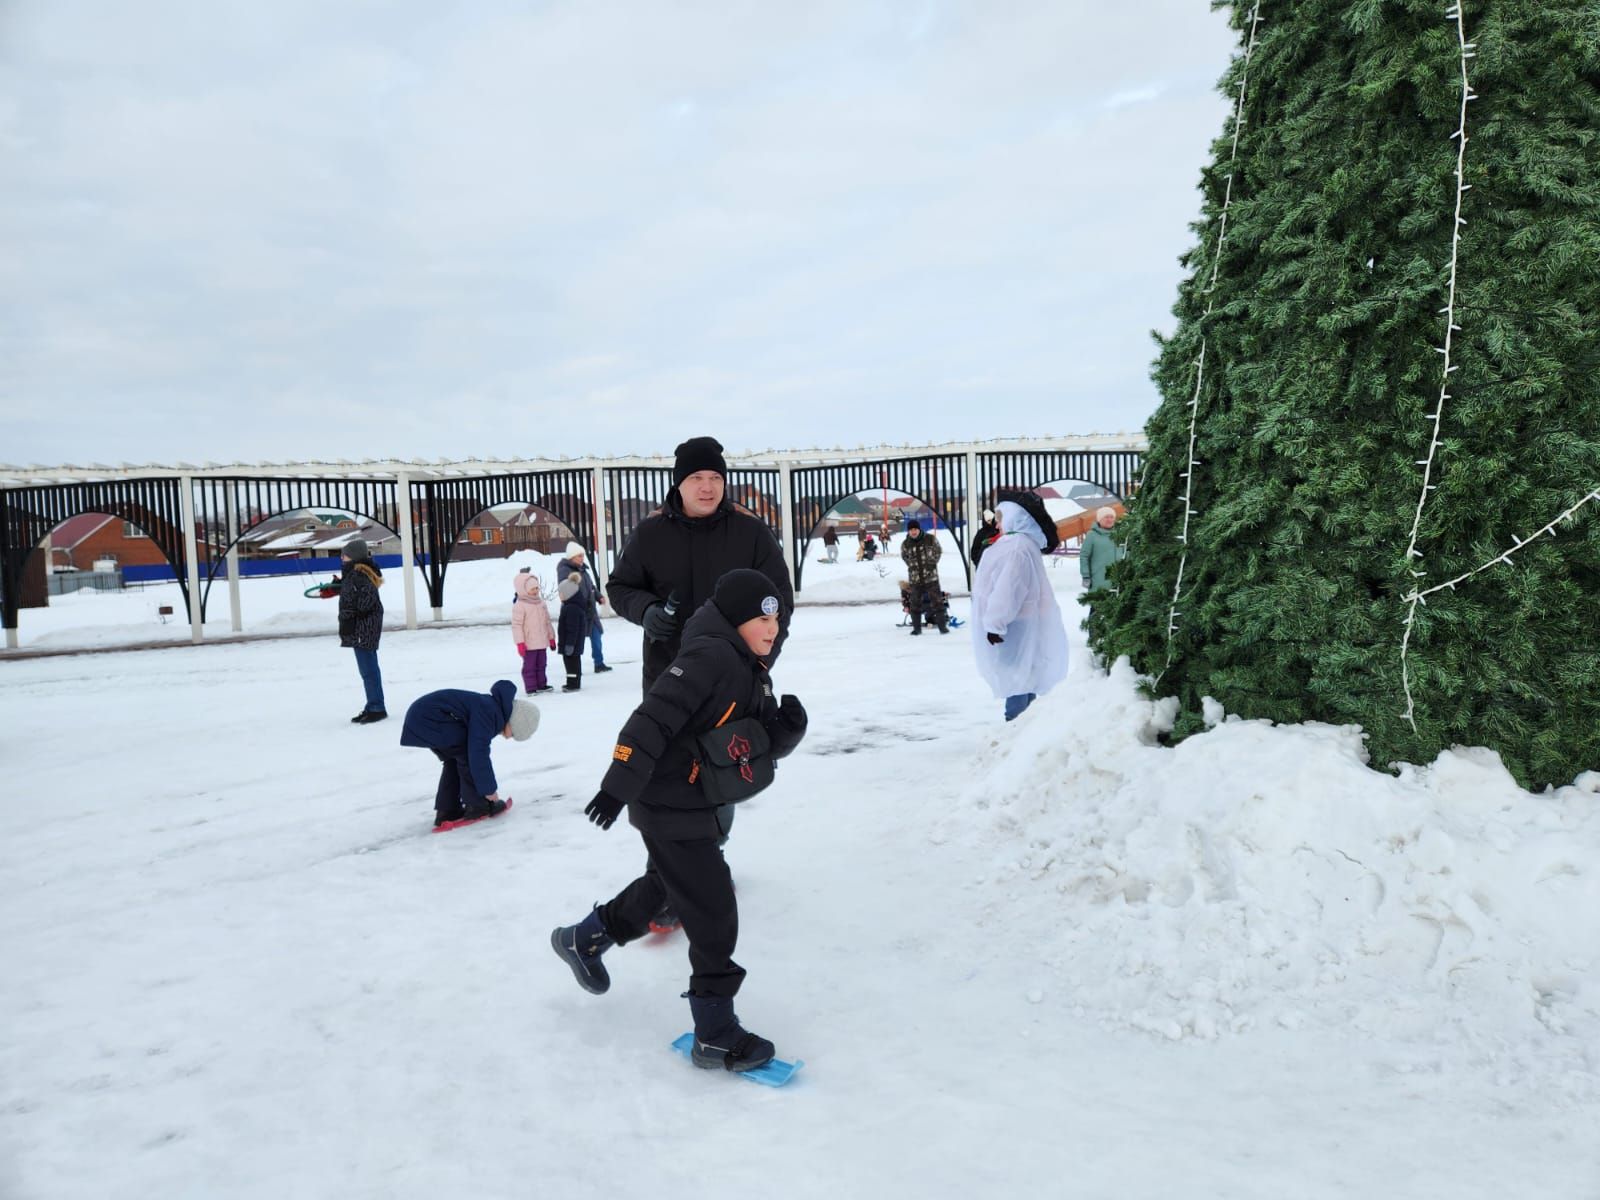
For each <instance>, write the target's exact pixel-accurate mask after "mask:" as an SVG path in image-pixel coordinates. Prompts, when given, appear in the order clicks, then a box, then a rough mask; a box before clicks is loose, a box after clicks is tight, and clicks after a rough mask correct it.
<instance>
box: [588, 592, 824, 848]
mask: <svg viewBox="0 0 1600 1200" xmlns="http://www.w3.org/2000/svg"><path fill="white" fill-rule="evenodd" d="M776 716H777V703H776V701H774V699H773V696H772V678H771V676H769V675H768V674H767V668H766V666H765V664H764V663H762V662H761V661H760V660H758V659H757V658H756V657H755V656H754V655H753V654H751V653H750V649H749V647H748V646H746V645H745V644H744V639H743V638H741V637H740V636H739V631H738V630H736V629H735V628H734V627H733V626H732V625H731V624H729V622H728V619H727V618H726V617H724V616H723V615H722V613H721V612H720V611H719V610H718V609H717V606H716V605H715V604H712V603H710V602H709V601H708V602H707V603H706V604H704V605H703V606H702V607H701V608H700V609H699V610H698V611H697V612H696V613H695V614H694V615H693V616H692V617H690V618H689V620H688V622H687V623H686V625H685V627H684V631H683V650H682V651H681V652H680V653H679V654H678V656H677V657H676V658H674V659H673V660H672V662H671V664H669V666H668V668H667V670H666V671H665V672H663V673H662V675H661V677H660V678H659V679H657V680H656V681H655V684H654V685H653V686H652V687H651V688H650V691H649V692H648V693H647V694H646V695H645V698H644V701H643V702H642V703H641V704H640V705H639V707H638V708H636V709H634V710H633V715H632V716H630V717H629V718H628V720H627V722H626V723H625V724H624V725H623V727H622V732H621V733H619V734H618V735H617V745H616V749H614V750H613V751H612V753H611V767H610V769H609V770H608V771H607V772H606V777H605V780H604V781H603V782H602V784H601V789H602V790H603V791H605V792H607V793H608V794H610V795H612V796H615V797H616V798H617V799H618V800H623V801H626V802H627V805H628V820H629V822H630V823H632V824H633V826H634V827H635V828H637V829H640V830H642V831H643V832H645V833H648V834H650V835H652V836H655V837H663V838H670V839H672V840H678V841H681V840H685V839H688V838H699V837H718V836H720V834H721V829H720V827H719V826H718V825H717V821H716V817H715V815H714V814H715V812H716V805H715V804H714V803H713V802H712V801H711V799H710V798H709V797H708V796H707V795H706V793H705V791H704V790H703V789H702V788H701V786H700V785H699V784H698V783H695V782H692V781H691V777H692V776H693V774H694V767H695V759H696V757H697V755H698V748H697V745H696V742H695V739H696V738H697V737H698V736H699V735H700V734H702V733H709V732H710V731H711V730H713V729H715V728H717V726H719V725H724V724H726V723H728V722H729V721H737V720H739V719H741V718H743V717H755V718H756V719H758V720H760V721H761V722H762V723H763V724H767V725H768V728H769V733H770V735H771V736H772V738H773V751H772V756H773V757H775V758H781V757H783V756H784V755H785V754H787V753H788V752H789V751H790V750H793V749H794V747H795V745H796V744H798V742H799V738H800V736H802V735H803V730H802V731H801V734H800V735H792V736H785V735H784V732H783V731H781V730H779V729H777V728H775V727H774V726H773V725H772V724H769V723H771V722H773V721H774V719H775V718H776Z"/></svg>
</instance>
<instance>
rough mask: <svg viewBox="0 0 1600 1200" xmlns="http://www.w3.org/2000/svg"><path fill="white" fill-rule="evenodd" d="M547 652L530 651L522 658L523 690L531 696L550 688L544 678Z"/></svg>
mask: <svg viewBox="0 0 1600 1200" xmlns="http://www.w3.org/2000/svg"><path fill="white" fill-rule="evenodd" d="M548 653H549V651H547V650H533V649H530V650H529V651H528V652H527V653H526V654H524V655H523V656H522V690H523V691H524V692H527V693H529V694H530V695H531V694H532V693H534V692H536V691H538V690H539V689H540V688H543V687H548V686H550V685H549V683H548V682H547V681H546V680H545V677H544V660H545V655H546V654H548Z"/></svg>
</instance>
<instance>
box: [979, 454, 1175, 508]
mask: <svg viewBox="0 0 1600 1200" xmlns="http://www.w3.org/2000/svg"><path fill="white" fill-rule="evenodd" d="M977 458H978V498H979V500H980V501H981V502H982V507H984V508H993V507H994V497H995V493H996V492H1001V491H1006V490H1008V489H1016V490H1020V491H1032V490H1033V489H1034V488H1038V487H1043V486H1045V485H1046V484H1049V483H1054V482H1056V481H1057V480H1062V479H1080V480H1083V481H1084V482H1085V483H1092V484H1095V485H1097V486H1098V487H1103V488H1105V490H1106V491H1108V492H1110V493H1111V494H1112V495H1114V496H1116V497H1118V498H1119V499H1121V500H1123V501H1127V500H1128V499H1129V498H1130V497H1132V495H1133V493H1134V492H1135V491H1136V490H1137V486H1138V483H1137V481H1138V479H1139V472H1140V470H1141V469H1142V468H1143V463H1144V456H1143V455H1142V454H1141V453H1140V452H1139V451H1137V450H1020V451H1001V452H997V453H984V454H979V455H978V456H977Z"/></svg>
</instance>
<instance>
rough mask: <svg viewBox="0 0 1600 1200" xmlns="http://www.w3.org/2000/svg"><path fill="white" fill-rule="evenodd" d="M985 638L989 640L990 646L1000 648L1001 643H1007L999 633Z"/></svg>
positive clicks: (987, 635)
mask: <svg viewBox="0 0 1600 1200" xmlns="http://www.w3.org/2000/svg"><path fill="white" fill-rule="evenodd" d="M984 636H985V637H987V638H988V639H989V645H991V646H998V645H999V644H1000V643H1001V642H1003V641H1005V638H1003V637H1001V636H1000V635H999V634H998V633H990V634H985V635H984Z"/></svg>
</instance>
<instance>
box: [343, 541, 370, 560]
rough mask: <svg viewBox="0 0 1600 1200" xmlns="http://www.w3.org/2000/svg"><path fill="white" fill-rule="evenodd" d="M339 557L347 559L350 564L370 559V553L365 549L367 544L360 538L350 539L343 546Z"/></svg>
mask: <svg viewBox="0 0 1600 1200" xmlns="http://www.w3.org/2000/svg"><path fill="white" fill-rule="evenodd" d="M339 556H340V557H341V558H348V559H349V560H350V561H351V562H365V561H366V560H367V559H369V558H371V557H372V551H371V550H369V549H367V543H366V542H365V541H363V540H362V539H361V538H351V539H350V540H349V541H348V542H346V543H345V544H344V549H343V550H342V551H341V552H340V555H339Z"/></svg>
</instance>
